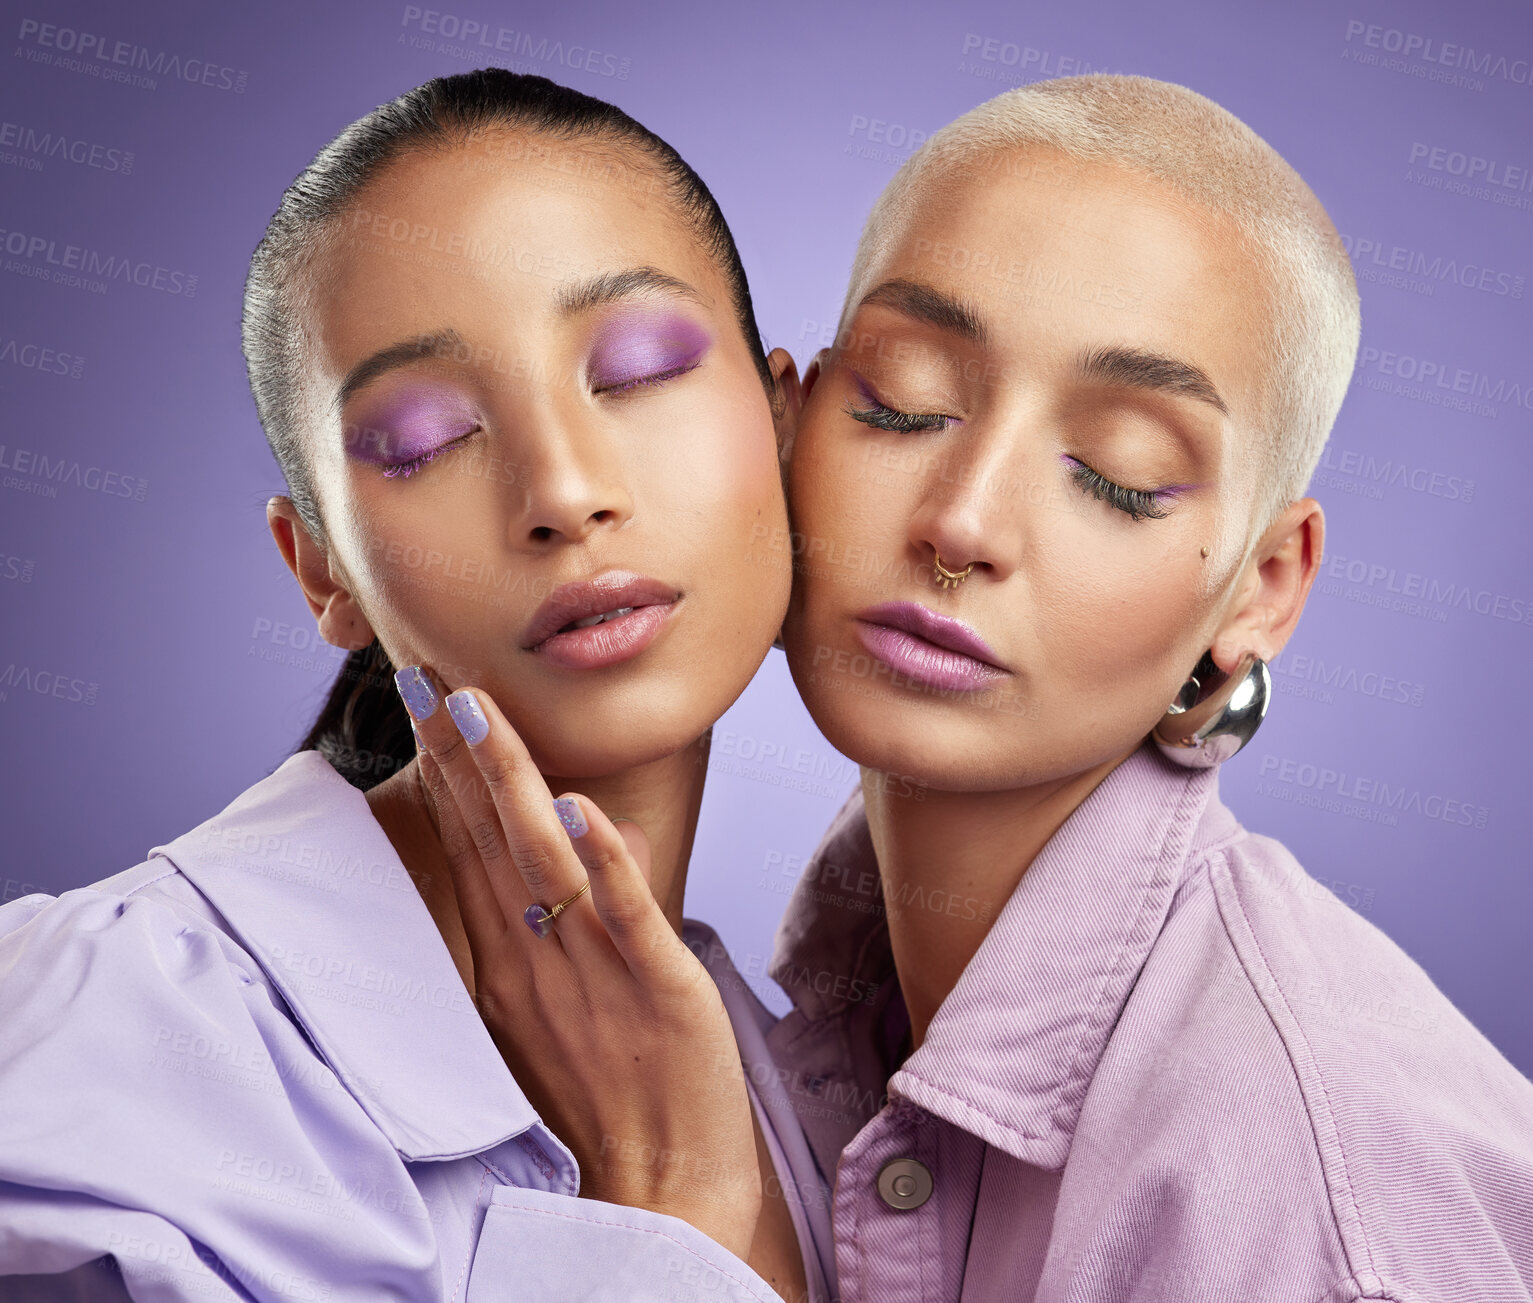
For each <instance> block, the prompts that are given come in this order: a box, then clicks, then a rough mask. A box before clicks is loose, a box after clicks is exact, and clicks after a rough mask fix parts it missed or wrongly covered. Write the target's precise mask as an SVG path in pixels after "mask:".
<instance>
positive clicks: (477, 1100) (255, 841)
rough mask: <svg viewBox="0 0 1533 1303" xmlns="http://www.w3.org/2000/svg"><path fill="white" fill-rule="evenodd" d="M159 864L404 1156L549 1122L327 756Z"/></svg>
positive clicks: (278, 779)
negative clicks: (213, 910) (227, 937)
mask: <svg viewBox="0 0 1533 1303" xmlns="http://www.w3.org/2000/svg"><path fill="white" fill-rule="evenodd" d="M149 855H150V857H153V856H156V855H161V856H164V857H165V858H166V859H167V860H169V861H170V862H171V863H172V864H174V865H175V866H176V868H178V869H179V870H180V871H181V872H182V873H183V874H184V875H185V876H186V877H187V878H189V879H190V880H191V881H192V883H193V885H195V886H196V887H197V889H198V890H199V891H201V892H202V894H203V895H205V896H206V897H207V898H208V899H209V900H211V901H212V902H213V904H214V905H215V906H216V907H217V908H218V910H219V911H220V913H222V914H223V916H224V918H225V919H226V920H227V921H228V923H229V925H230V928H231V929H232V931H233V933H234V935H235V937H236V939H237V940H238V941H239V942H240V944H241V945H242V946H243V947H244V948H245V949H246V950H247V951H248V952H249V954H250V955H251V957H252V958H254V959H255V960H256V962H257V963H259V964H260V966H261V968H262V969H263V970H264V971H265V973H266V974H267V975H268V977H269V978H270V979H271V982H272V983H273V985H275V986H276V987H277V989H278V990H279V991H280V992H281V994H282V997H283V999H284V1000H286V1001H287V1004H288V1007H289V1008H290V1009H291V1010H292V1013H293V1015H294V1016H295V1018H296V1019H297V1020H298V1022H299V1024H300V1025H301V1026H302V1028H303V1030H304V1031H305V1032H306V1033H307V1034H308V1037H309V1039H310V1041H311V1042H312V1043H313V1045H314V1047H315V1049H316V1051H317V1052H318V1053H319V1054H320V1055H322V1056H323V1058H324V1060H325V1062H326V1063H328V1064H329V1065H330V1067H331V1069H332V1070H333V1071H334V1072H335V1074H336V1075H337V1076H338V1077H339V1078H340V1079H341V1080H342V1081H343V1082H344V1083H345V1085H346V1087H347V1089H348V1090H350V1091H351V1093H352V1094H353V1095H355V1096H356V1098H357V1100H358V1101H359V1102H360V1103H361V1105H362V1107H363V1108H364V1109H365V1110H366V1111H367V1113H368V1115H369V1116H370V1117H371V1118H372V1120H373V1122H374V1123H376V1125H377V1126H378V1128H379V1130H380V1131H382V1132H383V1133H384V1135H385V1136H387V1137H388V1139H389V1141H390V1143H391V1144H393V1146H394V1148H395V1149H397V1150H398V1151H399V1153H400V1154H401V1155H402V1156H403V1157H404V1158H406V1159H408V1160H410V1161H421V1160H428V1159H448V1158H458V1157H462V1156H464V1155H468V1154H474V1153H479V1152H481V1151H483V1150H486V1149H489V1148H491V1147H493V1146H495V1145H497V1144H499V1143H500V1142H502V1141H504V1140H507V1139H510V1138H512V1137H514V1136H518V1135H520V1134H521V1133H522V1132H525V1131H527V1130H528V1129H529V1128H530V1127H532V1126H534V1125H535V1124H538V1123H539V1118H538V1114H537V1111H536V1110H535V1109H534V1108H533V1107H532V1105H531V1104H530V1103H529V1102H528V1100H527V1097H526V1096H525V1095H524V1094H523V1093H522V1091H521V1088H520V1087H519V1086H518V1085H517V1084H516V1081H515V1079H514V1078H513V1077H512V1075H511V1073H510V1072H509V1071H508V1070H507V1067H506V1063H505V1060H504V1059H503V1058H502V1057H501V1055H500V1051H499V1050H498V1049H496V1047H495V1043H494V1041H493V1040H492V1039H491V1038H490V1034H489V1031H488V1030H487V1029H486V1027H485V1025H484V1023H483V1021H482V1020H481V1018H480V1017H479V1013H478V1011H477V1009H476V1008H475V1006H474V1003H473V1000H472V998H471V997H470V996H469V993H468V990H467V989H466V988H465V986H464V985H463V980H462V978H461V977H460V976H459V975H458V970H457V968H456V966H455V965H454V964H453V961H452V957H451V955H450V954H449V953H448V950H447V946H446V944H445V943H444V942H443V940H442V937H441V933H440V932H439V931H438V930H437V927H436V924H435V923H434V922H433V921H432V918H431V915H430V913H429V912H428V911H427V909H426V903H425V901H424V900H422V899H421V896H420V893H419V891H417V889H416V887H415V884H414V881H413V880H412V879H411V877H410V875H409V873H408V872H407V871H406V869H405V866H404V864H403V862H402V861H401V860H400V858H399V856H398V854H397V853H396V852H395V850H394V847H393V843H391V842H390V841H389V839H388V836H387V834H386V833H385V832H384V831H383V829H382V827H381V826H380V825H379V824H378V821H377V820H376V819H375V818H374V817H373V814H372V810H371V807H369V805H368V803H367V798H366V796H365V795H364V794H363V793H362V792H361V791H360V790H358V789H357V788H355V787H353V786H351V784H349V783H348V782H347V781H346V780H345V779H344V778H342V777H341V776H340V775H339V774H337V773H336V772H335V770H334V769H332V768H331V767H330V764H329V762H328V761H327V760H325V758H324V757H323V756H321V755H320V754H319V753H318V752H315V751H300V752H298V753H297V754H296V755H293V756H290V757H289V758H288V759H287V760H286V761H284V762H283V764H282V765H281V767H280V768H278V769H277V770H276V772H274V773H273V774H271V775H270V776H269V777H267V778H264V779H262V780H261V781H260V782H258V783H256V784H255V785H254V786H252V787H250V788H249V789H248V790H246V791H245V792H244V793H242V794H241V795H240V796H239V797H237V798H236V799H235V800H234V801H233V802H232V803H230V805H229V806H228V807H227V808H226V809H224V810H223V811H222V812H221V813H219V814H218V815H216V816H214V817H213V818H212V819H209V820H208V821H207V822H206V823H203V824H201V825H199V826H198V827H196V828H193V829H192V830H191V831H190V832H187V833H185V834H183V835H182V836H180V837H177V838H176V839H175V840H174V841H172V842H169V843H167V844H166V845H163V846H155V847H153V848H152V849H151V850H150V852H149ZM539 1133H540V1134H539V1139H540V1142H541V1143H542V1145H543V1147H544V1148H545V1149H546V1150H547V1151H548V1152H560V1151H562V1146H558V1145H557V1142H552V1143H550V1140H549V1139H544V1136H545V1135H546V1134H547V1133H545V1132H544V1131H543V1129H542V1127H541V1126H539Z"/></svg>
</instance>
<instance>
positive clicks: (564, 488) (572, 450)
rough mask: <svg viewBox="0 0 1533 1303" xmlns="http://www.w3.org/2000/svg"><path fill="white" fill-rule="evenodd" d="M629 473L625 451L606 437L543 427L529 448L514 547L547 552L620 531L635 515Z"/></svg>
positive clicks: (566, 426)
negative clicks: (602, 532) (552, 547)
mask: <svg viewBox="0 0 1533 1303" xmlns="http://www.w3.org/2000/svg"><path fill="white" fill-rule="evenodd" d="M625 469H626V468H625V465H624V460H623V458H622V456H621V454H620V450H619V449H618V448H617V447H615V446H614V442H613V440H612V439H611V438H610V437H609V436H608V435H606V434H605V433H604V432H602V431H600V430H594V429H589V428H582V427H581V426H579V425H577V424H575V423H572V422H565V423H556V422H554V421H548V422H545V423H543V426H542V428H541V429H540V430H539V431H538V432H537V433H536V435H535V436H534V437H533V438H531V439H529V440H528V441H527V443H526V444H525V445H524V457H523V465H522V466H521V467H520V468H519V472H520V473H519V474H518V476H517V479H518V480H519V481H520V483H519V485H518V493H517V496H518V498H519V509H518V511H517V513H516V517H515V519H514V521H513V522H512V533H513V540H512V541H513V542H514V543H518V544H519V545H521V546H523V547H531V548H534V549H539V550H542V549H546V548H547V547H549V546H550V545H552V544H554V543H557V542H565V543H582V542H584V541H585V540H586V539H588V538H589V537H590V536H591V535H592V534H594V533H595V532H596V531H598V530H601V529H618V528H621V527H622V526H623V525H624V524H625V523H626V522H627V521H628V520H630V519H631V518H632V517H633V509H634V504H633V495H632V492H631V489H630V487H629V483H628V476H627V474H626V473H625Z"/></svg>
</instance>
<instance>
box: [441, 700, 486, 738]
mask: <svg viewBox="0 0 1533 1303" xmlns="http://www.w3.org/2000/svg"><path fill="white" fill-rule="evenodd" d="M447 713H448V714H449V715H451V716H452V722H453V723H454V724H456V725H457V726H458V732H460V733H461V734H463V740H464V741H465V742H467V743H468V744H469V746H471V747H472V746H478V745H479V744H480V743H481V742H483V741H484V739H485V738H486V737H488V736H489V732H490V721H489V720H487V719H486V718H485V717H484V711H482V710H481V709H479V699H478V698H477V697H475V696H474V694H473V693H472V692H470V691H469V690H468V689H467V688H459V689H458V690H457V691H456V692H454V693H452V694H450V695H449V696H448V698H447Z"/></svg>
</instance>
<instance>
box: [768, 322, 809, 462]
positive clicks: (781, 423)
mask: <svg viewBox="0 0 1533 1303" xmlns="http://www.w3.org/2000/svg"><path fill="white" fill-rule="evenodd" d="M767 369H768V370H769V371H771V373H772V386H773V388H774V389H775V391H776V394H777V398H776V401H775V402H774V403H773V404H772V425H773V427H774V428H775V429H776V431H777V459H778V460H779V461H781V462H786V461H787V460H788V458H789V457H791V456H792V455H793V440H794V437H795V436H796V435H797V434H798V417H799V413H800V412H802V411H803V410H804V391H803V389H802V387H801V386H800V385H799V382H798V366H797V365H796V364H795V363H794V361H793V355H792V354H791V353H789V352H788V350H787V349H785V348H774V349H773V350H772V351H771V352H770V353H768V354H767Z"/></svg>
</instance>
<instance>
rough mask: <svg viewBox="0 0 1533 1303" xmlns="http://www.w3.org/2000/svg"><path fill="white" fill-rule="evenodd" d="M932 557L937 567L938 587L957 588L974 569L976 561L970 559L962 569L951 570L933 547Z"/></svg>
mask: <svg viewBox="0 0 1533 1303" xmlns="http://www.w3.org/2000/svg"><path fill="white" fill-rule="evenodd" d="M932 558H933V561H934V563H935V564H936V567H937V587H938V588H957V587H958V585H959V584H961V583H963V581H964V580H965V579H967V578H968V577H969V571H971V570H972V569H974V562H972V561H970V562H969V564H968V565H966V566H965V567H964V568H963V569H962V570H949V569H948V568H947V567H946V566H945V565H943V564H942V558H941V557H940V556H938V555H937V550H936V549H935V548H933V549H932Z"/></svg>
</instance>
